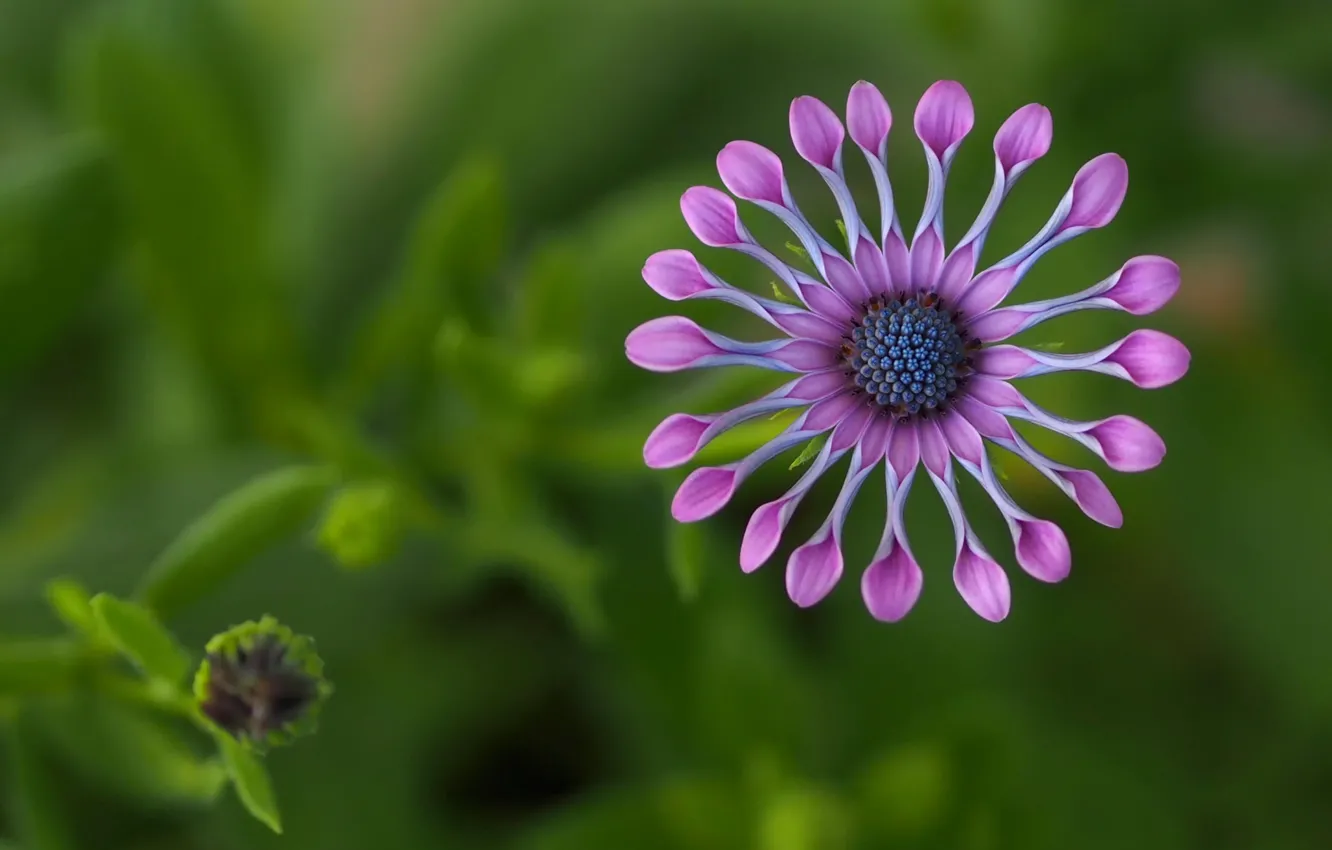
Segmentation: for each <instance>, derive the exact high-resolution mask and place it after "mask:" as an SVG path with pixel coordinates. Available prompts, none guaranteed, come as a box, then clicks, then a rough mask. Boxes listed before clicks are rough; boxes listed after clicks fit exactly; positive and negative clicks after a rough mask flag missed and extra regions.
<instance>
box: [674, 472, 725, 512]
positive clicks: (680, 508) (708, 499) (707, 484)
mask: <svg viewBox="0 0 1332 850" xmlns="http://www.w3.org/2000/svg"><path fill="white" fill-rule="evenodd" d="M738 483H739V482H738V481H737V480H736V472H735V470H734V469H729V468H727V467H724V466H705V467H703V468H701V469H695V470H694V471H693V472H691V473H689V477H688V478H686V479H685V480H684V483H683V484H681V485H680V489H679V490H676V491H675V498H674V499H673V500H672V501H671V516H673V517H675V519H676V521H678V522H697V521H698V520H701V519H707V518H708V517H710V516H712V515H713V514H715V513H716V512H717V511H719V510H721V509H722V508H724V507H726V503H727V502H729V501H730V500H731V496H732V495H734V494H735V488H736V485H737V484H738Z"/></svg>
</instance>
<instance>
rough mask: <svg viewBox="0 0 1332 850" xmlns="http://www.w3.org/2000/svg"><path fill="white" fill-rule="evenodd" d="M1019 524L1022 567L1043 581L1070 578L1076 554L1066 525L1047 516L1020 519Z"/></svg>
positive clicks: (1019, 553)
mask: <svg viewBox="0 0 1332 850" xmlns="http://www.w3.org/2000/svg"><path fill="white" fill-rule="evenodd" d="M1017 527H1018V536H1017V560H1018V564H1020V565H1021V566H1022V569H1024V570H1026V571H1027V573H1028V574H1029V575H1030V576H1031V577H1032V578H1036V579H1040V580H1041V581H1048V582H1056V581H1063V580H1064V579H1066V578H1068V573H1069V569H1070V568H1071V567H1072V565H1073V554H1072V553H1071V552H1070V551H1069V548H1068V538H1067V537H1065V536H1064V531H1063V529H1061V528H1060V527H1059V526H1057V525H1055V524H1054V523H1052V522H1050V521H1048V520H1044V519H1033V520H1018V521H1017Z"/></svg>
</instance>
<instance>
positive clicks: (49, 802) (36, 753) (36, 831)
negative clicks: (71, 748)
mask: <svg viewBox="0 0 1332 850" xmlns="http://www.w3.org/2000/svg"><path fill="white" fill-rule="evenodd" d="M30 722H31V717H30V716H29V712H28V711H25V710H20V711H19V712H18V714H17V716H15V717H14V718H13V720H12V723H11V728H10V730H9V735H8V736H7V737H8V739H9V740H8V741H7V742H6V743H7V744H8V746H7V747H6V749H7V750H8V751H9V762H10V770H9V776H10V778H11V781H10V783H9V803H10V805H9V816H10V819H11V821H12V822H13V823H14V826H15V831H16V832H17V833H18V838H19V840H21V841H22V842H23V846H24V847H25V848H26V850H74V848H76V847H77V846H78V845H77V843H76V841H75V840H74V824H75V823H76V822H77V821H76V819H75V817H74V816H73V813H72V812H70V811H68V805H67V802H66V796H65V793H64V789H63V788H62V783H61V780H60V779H59V778H58V777H57V776H56V774H55V771H54V770H53V766H52V764H51V754H50V753H48V752H47V751H46V750H45V749H44V748H43V747H42V746H41V741H40V740H39V736H38V735H36V734H34V732H33V729H32V726H31V725H30Z"/></svg>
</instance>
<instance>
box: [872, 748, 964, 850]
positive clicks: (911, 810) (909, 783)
mask: <svg viewBox="0 0 1332 850" xmlns="http://www.w3.org/2000/svg"><path fill="white" fill-rule="evenodd" d="M950 773H951V765H950V764H949V761H948V753H947V752H946V751H945V750H944V749H943V748H941V747H938V746H932V745H928V744H913V745H910V746H906V747H902V748H900V749H897V750H894V751H892V752H888V753H885V754H883V755H882V756H879V757H878V758H876V759H874V760H872V761H870V762H869V763H868V764H867V765H866V767H865V771H864V773H863V774H862V776H861V778H860V783H859V786H860V787H859V799H860V809H861V812H862V813H863V818H864V820H865V822H866V823H867V824H869V825H871V826H872V827H873V828H874V829H875V830H876V833H877V834H879V835H882V836H884V837H885V838H886V839H889V840H893V841H899V840H916V839H918V838H919V837H920V836H921V835H923V834H924V833H926V832H927V831H929V830H931V829H933V828H935V827H937V826H938V825H939V821H940V819H941V818H942V817H943V815H944V813H945V811H947V807H948V805H949V796H950V790H951V789H950V787H949V786H950V781H951V777H950Z"/></svg>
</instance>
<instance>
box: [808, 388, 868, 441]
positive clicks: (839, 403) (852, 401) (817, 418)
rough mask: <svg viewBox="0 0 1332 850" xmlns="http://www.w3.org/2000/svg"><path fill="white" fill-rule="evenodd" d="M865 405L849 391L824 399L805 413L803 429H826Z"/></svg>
mask: <svg viewBox="0 0 1332 850" xmlns="http://www.w3.org/2000/svg"><path fill="white" fill-rule="evenodd" d="M843 380H845V378H843ZM864 406H865V405H864V404H862V403H861V401H860V399H858V398H856V396H854V395H852V394H851V393H849V392H844V393H842V394H840V395H835V396H833V397H832V398H828V399H824V400H823V401H820V402H818V403H816V404H814V405H813V406H811V407H810V408H809V411H808V412H807V413H805V414H804V422H805V424H804V426H803V429H802V430H805V431H826V430H828V429H829V428H832V427H834V426H836V425H837V424H838V423H840V422H841V421H842V420H843V419H845V418H846V417H847V414H849V413H851V412H852V411H853V410H855V409H856V408H859V407H864Z"/></svg>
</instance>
